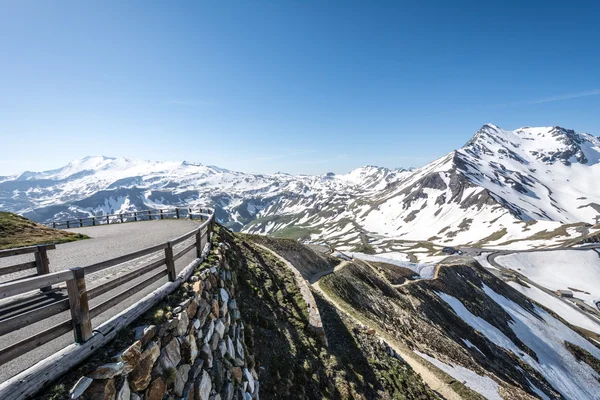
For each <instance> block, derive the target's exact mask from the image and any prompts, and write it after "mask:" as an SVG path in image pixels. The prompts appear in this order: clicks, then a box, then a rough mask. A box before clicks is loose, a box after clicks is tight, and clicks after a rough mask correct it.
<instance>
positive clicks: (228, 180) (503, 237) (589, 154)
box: [0, 124, 600, 251]
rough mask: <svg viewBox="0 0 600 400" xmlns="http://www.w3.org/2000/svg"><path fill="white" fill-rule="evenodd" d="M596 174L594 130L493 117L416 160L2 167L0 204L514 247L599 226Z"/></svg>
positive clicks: (342, 239)
mask: <svg viewBox="0 0 600 400" xmlns="http://www.w3.org/2000/svg"><path fill="white" fill-rule="evenodd" d="M597 176H600V139H598V138H596V137H594V136H591V135H589V134H585V133H576V132H574V131H572V130H568V129H564V128H560V127H543V128H521V129H517V130H515V131H506V130H503V129H500V128H498V127H496V126H494V125H491V124H488V125H484V126H483V127H482V128H481V129H480V130H479V131H478V132H477V133H476V134H475V135H474V136H473V137H472V138H471V140H469V141H468V142H467V143H466V144H465V146H463V147H462V148H461V149H459V150H456V151H453V152H451V153H450V154H448V155H447V156H445V157H442V158H440V159H438V160H436V161H433V162H432V163H430V164H428V165H426V166H424V167H422V168H419V169H415V170H389V169H386V168H380V167H373V166H367V167H362V168H358V169H356V170H354V171H352V172H350V173H349V174H345V175H335V174H326V175H321V176H304V175H300V176H292V175H288V174H283V173H278V174H273V175H263V174H250V173H242V172H234V171H229V170H226V169H221V168H217V167H214V166H205V165H201V164H197V163H190V162H181V163H179V162H150V161H142V160H130V159H124V158H109V157H102V156H100V157H86V158H83V159H80V160H76V161H73V162H71V163H69V164H68V165H66V166H65V167H63V168H60V169H57V170H52V171H45V172H39V173H36V172H25V173H22V174H20V175H17V176H10V177H0V208H2V209H5V210H9V211H13V212H17V213H21V214H23V215H25V216H27V217H29V218H32V219H34V220H36V221H49V220H52V219H65V218H70V217H83V216H90V215H101V214H105V213H118V212H122V211H130V210H134V209H146V208H160V207H168V206H174V205H188V204H192V205H195V204H197V205H201V206H212V207H215V208H216V210H217V217H218V219H219V221H221V222H222V223H224V224H225V225H226V226H229V227H231V228H232V229H234V230H241V231H245V232H250V233H263V234H264V233H267V234H275V235H279V236H285V237H293V238H300V239H307V240H308V239H310V240H312V241H327V242H328V243H332V244H334V245H336V246H338V247H340V248H347V249H350V248H354V247H356V246H360V245H366V244H367V243H369V244H370V245H371V246H374V247H376V248H378V249H381V250H396V251H397V250H401V249H403V248H405V247H406V246H405V242H415V241H429V242H433V243H436V244H439V245H459V244H460V245H464V244H470V245H476V246H494V245H503V246H510V245H511V244H512V243H514V242H515V241H522V240H523V239H526V240H527V242H526V243H527V244H526V246H548V245H552V244H558V243H562V242H565V241H568V240H572V239H574V238H576V237H578V236H581V235H590V234H593V233H594V232H597V231H598V230H600V225H599V222H600V189H599V187H598V186H597V185H595V184H594V182H595V180H596V178H597ZM523 243H525V242H520V243H519V244H518V245H520V246H523V245H524V244H523ZM413 244H414V243H413Z"/></svg>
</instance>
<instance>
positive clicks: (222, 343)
mask: <svg viewBox="0 0 600 400" xmlns="http://www.w3.org/2000/svg"><path fill="white" fill-rule="evenodd" d="M218 348H219V351H220V352H221V357H225V354H227V344H225V341H224V340H220V341H219V344H218Z"/></svg>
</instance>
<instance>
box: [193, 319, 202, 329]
mask: <svg viewBox="0 0 600 400" xmlns="http://www.w3.org/2000/svg"><path fill="white" fill-rule="evenodd" d="M192 326H193V327H194V329H195V330H196V331H197V330H198V329H200V320H199V319H195V320H194V322H192Z"/></svg>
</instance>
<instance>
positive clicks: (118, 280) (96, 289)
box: [88, 258, 165, 299]
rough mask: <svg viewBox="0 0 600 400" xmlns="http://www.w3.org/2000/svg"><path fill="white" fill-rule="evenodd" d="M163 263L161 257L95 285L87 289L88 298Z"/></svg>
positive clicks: (111, 288)
mask: <svg viewBox="0 0 600 400" xmlns="http://www.w3.org/2000/svg"><path fill="white" fill-rule="evenodd" d="M164 263H165V259H164V258H161V259H160V260H157V261H154V262H152V263H151V264H149V265H146V266H145V267H142V268H140V269H136V270H135V271H133V272H130V273H128V274H125V275H121V276H119V277H117V278H115V279H113V280H111V281H109V282H106V283H104V284H102V285H99V286H96V287H94V288H92V289H90V290H88V299H93V298H94V297H98V296H100V295H101V294H104V293H106V292H108V291H110V290H113V289H114V288H116V287H118V286H120V285H122V284H123V283H125V282H129V281H130V280H132V279H135V278H137V277H138V276H142V275H144V274H147V273H148V272H150V271H152V270H153V269H156V268H158V267H160V266H161V265H163V264H164Z"/></svg>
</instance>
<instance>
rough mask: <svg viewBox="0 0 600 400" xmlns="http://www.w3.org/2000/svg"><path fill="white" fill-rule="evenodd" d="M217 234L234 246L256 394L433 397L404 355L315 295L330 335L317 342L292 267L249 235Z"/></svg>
mask: <svg viewBox="0 0 600 400" xmlns="http://www.w3.org/2000/svg"><path fill="white" fill-rule="evenodd" d="M218 236H219V237H218V240H219V241H223V242H227V243H229V244H230V245H231V246H232V249H233V255H232V257H230V259H229V262H230V264H231V265H232V267H233V268H234V270H235V271H236V276H237V281H238V287H239V292H238V296H239V300H238V301H239V303H238V304H239V305H240V311H241V313H242V317H243V319H244V321H245V323H246V330H245V332H246V334H247V337H246V343H247V344H249V345H250V346H252V347H253V348H254V349H255V354H257V359H256V362H257V365H258V366H259V367H260V370H261V371H262V373H261V376H260V382H261V385H260V390H261V395H262V397H264V398H269V399H292V398H293V399H430V398H436V396H435V394H434V393H433V392H431V390H429V388H427V387H426V386H425V384H424V383H423V381H422V380H421V378H420V377H419V376H418V375H417V374H415V373H414V371H413V370H412V369H411V368H410V367H408V366H407V365H406V364H404V363H403V362H402V361H400V360H398V359H396V358H393V357H391V356H389V355H388V354H387V353H386V352H385V351H384V349H383V348H382V347H381V344H380V343H379V341H378V340H377V339H376V338H374V337H373V336H370V335H368V334H366V333H365V332H364V331H363V330H360V329H358V327H356V326H355V325H353V323H352V322H351V321H349V320H348V319H347V318H346V317H345V316H344V315H343V314H342V313H339V312H338V311H337V310H336V309H335V308H334V307H332V306H331V305H329V303H327V302H326V301H324V300H323V299H321V298H319V297H318V296H316V301H317V304H318V307H319V310H320V313H321V317H322V319H323V325H324V328H325V331H326V334H327V337H328V339H329V346H328V347H327V348H326V347H323V346H322V345H321V343H320V341H319V340H318V338H316V337H315V336H314V334H313V333H312V332H311V331H310V329H308V315H307V312H306V304H305V303H304V300H303V299H302V296H301V295H300V292H299V289H298V287H297V285H296V282H295V280H294V277H293V274H292V272H291V271H289V270H288V269H287V267H286V266H285V265H284V264H282V263H281V262H280V261H279V260H278V259H277V258H276V257H275V256H273V255H271V254H270V253H268V252H266V251H264V250H263V249H261V248H260V247H258V246H256V245H254V244H253V242H252V241H251V240H252V239H256V238H255V237H252V236H248V235H239V234H232V233H231V232H229V231H226V230H225V229H219V231H218ZM272 241H273V242H272ZM264 244H265V245H269V244H270V246H269V247H281V249H285V250H287V252H288V253H290V252H292V251H293V248H294V246H295V244H292V243H291V241H278V240H275V239H269V240H268V243H267V242H265V243H264ZM288 256H289V254H288ZM286 258H287V257H286ZM296 261H297V260H296ZM305 268H306V269H307V270H308V269H310V268H309V267H308V266H305ZM321 268H323V266H319V267H315V269H321Z"/></svg>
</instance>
